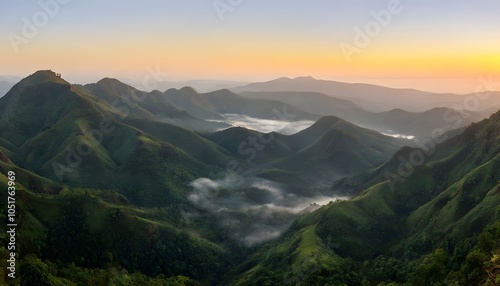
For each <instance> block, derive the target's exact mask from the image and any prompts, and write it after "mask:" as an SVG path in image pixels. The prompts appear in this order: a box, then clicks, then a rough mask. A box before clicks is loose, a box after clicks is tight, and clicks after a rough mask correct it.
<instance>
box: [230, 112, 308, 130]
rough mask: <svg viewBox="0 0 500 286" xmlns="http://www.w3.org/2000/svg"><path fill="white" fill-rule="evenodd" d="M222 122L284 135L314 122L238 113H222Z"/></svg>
mask: <svg viewBox="0 0 500 286" xmlns="http://www.w3.org/2000/svg"><path fill="white" fill-rule="evenodd" d="M224 117H225V118H226V119H225V120H224V122H226V123H228V124H231V125H233V126H240V127H245V128H248V129H252V130H255V131H259V132H263V133H269V132H273V131H274V132H278V133H281V134H285V135H291V134H295V133H297V132H299V131H302V130H304V129H306V128H308V127H310V126H311V125H313V124H314V121H311V120H299V121H282V120H272V119H260V118H254V117H250V116H247V115H240V114H224Z"/></svg>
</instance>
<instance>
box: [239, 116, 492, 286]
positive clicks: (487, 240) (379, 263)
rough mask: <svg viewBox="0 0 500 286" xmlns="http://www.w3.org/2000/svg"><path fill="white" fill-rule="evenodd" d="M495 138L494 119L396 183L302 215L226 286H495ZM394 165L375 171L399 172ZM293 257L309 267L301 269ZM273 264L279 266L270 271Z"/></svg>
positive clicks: (447, 144)
mask: <svg viewBox="0 0 500 286" xmlns="http://www.w3.org/2000/svg"><path fill="white" fill-rule="evenodd" d="M499 130H500V112H497V113H496V114H494V115H493V116H491V117H490V118H489V119H487V120H484V121H482V122H479V123H477V124H474V125H472V126H470V127H469V128H467V129H466V130H465V132H464V133H462V134H461V135H459V136H456V137H454V138H451V139H450V140H448V141H446V142H444V143H442V144H440V145H438V146H437V147H436V151H435V152H433V154H432V156H431V157H430V158H429V160H428V161H427V162H426V163H425V164H423V165H420V166H414V171H413V172H411V174H408V176H407V177H406V178H404V179H403V180H398V181H391V180H387V178H386V179H385V180H382V179H381V182H380V183H379V184H374V185H371V186H370V187H368V188H366V189H365V190H363V191H362V192H361V194H360V195H358V196H357V197H355V198H353V199H351V200H348V201H342V202H334V203H330V204H329V205H328V206H325V207H323V208H321V209H319V210H318V211H316V212H313V213H311V214H309V215H306V216H304V217H303V218H301V219H299V220H298V221H297V222H296V223H295V224H294V226H292V227H291V228H290V229H289V231H288V232H287V233H286V234H285V235H284V236H283V237H282V238H281V239H280V240H279V241H277V242H273V243H271V244H270V245H268V246H264V247H263V248H262V249H261V250H259V251H257V252H256V253H255V254H254V256H252V257H250V258H249V259H248V260H247V262H245V263H244V264H242V265H241V266H240V268H238V270H237V271H235V273H233V275H234V276H231V277H233V279H234V280H233V281H232V283H233V284H235V285H252V284H251V282H250V281H261V282H262V283H271V284H276V283H278V284H280V283H283V281H284V280H283V279H284V278H286V277H294V279H295V280H294V283H295V282H297V283H301V284H300V285H343V284H347V285H385V284H379V283H382V282H386V283H389V282H396V283H395V284H394V285H455V284H457V285H481V284H483V283H485V284H484V285H494V282H492V280H491V279H492V278H491V275H493V274H492V273H495V270H494V269H495V265H497V266H496V267H498V263H499V261H498V253H499V252H500V241H499V237H500V208H499V207H498V206H499V205H500V192H499V189H500V172H498V170H499V168H500V157H499V156H500V155H499V154H500V143H499V142H500V133H499ZM412 150H413V149H406V150H402V151H401V152H400V154H398V156H404V155H405V154H406V155H408V154H411V151H412ZM398 160H399V159H398V157H395V158H393V159H392V161H394V162H389V163H387V164H385V165H384V166H383V167H382V168H385V169H387V170H388V169H390V168H391V166H395V167H396V168H398V165H399V161H398ZM396 174H397V173H396ZM401 176H402V175H401ZM358 179H359V180H363V179H366V178H363V177H358ZM368 179H369V180H373V178H372V177H369V176H368ZM394 180H396V179H394ZM305 233H308V237H309V238H308V239H306V238H305V237H304V235H305ZM306 249H309V252H307V251H306ZM314 250H316V251H314ZM317 253H319V254H317ZM301 255H302V257H304V256H305V257H309V260H310V262H309V263H307V262H306V263H304V262H301V260H300V259H299V257H301ZM495 255H496V256H495ZM495 257H497V258H495ZM277 261H288V262H287V263H284V264H279V263H278V262H277ZM273 263H277V264H276V265H278V266H277V267H275V268H271V265H273ZM495 263H496V264H495ZM271 269H272V270H271ZM488 271H490V272H488ZM492 271H493V272H492ZM488 273H489V274H488ZM496 273H497V274H498V272H496ZM497 277H498V276H497ZM444 281H447V282H446V283H447V284H439V283H444ZM487 281H489V282H487ZM328 283H330V284H328Z"/></svg>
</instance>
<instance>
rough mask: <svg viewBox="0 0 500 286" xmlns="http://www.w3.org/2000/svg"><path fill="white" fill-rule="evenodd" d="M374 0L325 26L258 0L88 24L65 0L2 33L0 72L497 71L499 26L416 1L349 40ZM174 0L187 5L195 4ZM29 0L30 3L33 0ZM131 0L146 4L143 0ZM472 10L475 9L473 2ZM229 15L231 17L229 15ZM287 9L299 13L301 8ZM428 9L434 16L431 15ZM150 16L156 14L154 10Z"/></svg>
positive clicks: (384, 75)
mask: <svg viewBox="0 0 500 286" xmlns="http://www.w3.org/2000/svg"><path fill="white" fill-rule="evenodd" d="M257 2H259V1H257ZM261 2H262V1H261ZM292 2H293V3H295V2H297V3H299V2H300V3H305V2H301V1H292ZM357 2H360V1H357ZM376 2H378V3H379V5H376V4H373V3H375V2H372V3H370V5H373V7H370V8H369V7H366V8H364V7H363V6H359V5H358V6H356V7H348V8H345V9H351V10H352V11H353V12H354V11H356V12H358V11H361V13H360V14H359V15H360V16H359V18H360V19H354V20H351V19H349V16H348V15H347V16H346V15H344V16H342V15H341V14H339V16H338V17H341V16H342V17H345V19H343V20H342V22H341V23H344V22H347V24H345V26H347V28H345V27H343V28H342V29H341V28H336V26H335V25H333V23H331V31H330V30H329V28H328V25H327V23H326V22H325V24H322V23H319V22H318V23H313V24H314V25H315V26H313V24H311V26H310V27H309V26H307V25H305V24H304V25H303V24H300V25H299V24H298V23H295V22H296V21H295V22H294V18H293V17H291V16H290V15H289V13H291V12H290V11H287V13H288V14H285V15H280V14H279V13H281V12H279V13H278V12H276V11H269V10H262V9H263V8H262V7H263V6H258V5H256V6H255V7H251V6H250V4H247V5H248V6H250V7H248V6H247V8H246V9H247V10H245V7H243V6H242V7H235V9H234V11H233V12H231V13H234V16H235V17H234V18H231V19H229V17H228V19H224V21H219V19H217V14H216V13H215V12H214V11H211V10H210V9H208V10H200V11H198V10H197V13H203V14H199V15H201V17H202V18H203V19H205V18H206V19H205V21H206V22H204V23H202V24H205V25H206V26H207V27H204V26H200V27H198V26H196V27H195V25H194V24H189V25H187V26H186V27H184V28H183V27H181V26H179V27H177V26H176V27H175V29H173V28H172V29H166V28H164V27H163V26H161V25H156V26H151V23H150V22H151V21H153V20H152V19H150V18H145V19H146V20H145V21H144V22H145V23H144V24H141V23H142V22H132V23H130V21H129V20H130V19H126V18H125V19H122V20H121V21H123V22H119V20H116V21H117V22H118V23H113V21H114V20H106V19H105V18H104V15H103V19H101V21H102V22H99V20H96V23H95V24H92V25H88V23H87V22H84V20H82V19H80V20H78V21H81V23H79V24H76V23H75V22H71V21H70V19H73V18H72V16H73V14H74V13H83V12H82V11H80V10H81V9H92V5H89V4H84V3H78V4H76V3H75V5H89V6H78V7H71V6H70V5H71V4H68V7H61V11H63V9H65V8H67V11H66V13H67V14H63V12H64V11H63V12H61V13H60V14H63V15H62V16H59V15H56V16H55V17H54V19H51V20H53V21H54V23H52V24H51V25H48V26H47V27H44V28H43V29H42V28H40V33H39V34H38V35H37V36H36V37H34V38H33V39H30V40H29V43H28V44H20V45H19V52H18V53H15V52H13V48H12V44H11V43H9V41H8V37H4V38H3V40H2V41H0V54H1V55H0V57H1V58H0V59H1V65H0V75H1V74H3V75H17V76H21V77H24V76H27V75H28V74H30V73H32V72H34V71H36V70H39V69H52V70H54V71H57V72H61V73H62V74H63V77H65V78H66V79H67V80H69V81H71V82H76V83H88V82H95V81H98V80H99V79H100V78H103V77H116V78H127V79H130V80H133V81H140V80H141V78H142V77H143V76H144V74H145V73H146V68H147V67H156V66H159V67H160V68H161V70H162V71H163V72H165V73H168V74H169V77H168V78H167V79H165V80H168V81H182V80H192V79H212V80H237V81H247V82H252V81H267V80H272V79H275V78H278V77H297V76H313V77H315V78H318V79H327V80H338V81H346V82H366V83H373V84H380V85H385V86H390V87H402V88H416V89H422V90H428V91H436V92H456V93H472V92H474V90H475V87H476V85H477V84H478V78H479V77H481V76H482V77H488V76H493V78H500V37H498V36H497V37H494V35H496V34H497V32H498V31H497V30H496V29H495V27H491V25H490V23H488V21H486V20H485V23H475V24H474V25H479V24H481V25H482V26H480V27H482V29H481V30H479V29H477V28H476V27H468V26H467V25H468V24H464V23H460V22H456V23H454V24H456V25H458V26H460V28H461V29H462V31H463V35H462V34H460V33H458V32H457V27H453V29H452V28H450V27H451V26H450V27H443V28H442V27H441V26H436V29H435V30H436V31H433V30H432V29H430V30H429V27H426V25H430V24H425V25H423V24H422V25H420V24H418V25H417V24H416V23H415V21H413V22H411V21H410V20H412V19H413V18H412V17H415V19H418V17H419V16H420V15H418V14H417V12H419V11H421V10H422V9H424V8H422V7H420V6H415V7H414V8H413V10H410V7H405V9H407V10H408V12H405V10H403V12H404V13H406V14H404V13H403V12H402V13H401V15H394V17H396V16H398V17H400V18H401V19H402V20H401V21H400V22H397V21H396V20H394V24H392V23H391V25H389V26H387V27H386V28H383V29H381V30H380V33H379V34H377V36H376V37H373V38H370V39H369V44H368V45H367V46H366V47H363V48H359V47H356V45H355V44H354V43H353V39H354V37H355V35H356V34H355V31H354V28H355V27H361V28H363V26H364V24H366V23H368V22H369V21H370V20H373V19H372V18H371V16H370V9H375V10H373V11H377V10H376V9H382V8H384V7H385V6H386V3H385V1H376ZM424 2H425V1H424ZM445 2H448V1H445ZM179 3H180V2H179ZM262 3H264V2H262ZM284 3H285V2H284ZM286 3H291V2H286ZM450 3H452V2H450ZM412 4H413V3H412ZM162 5H166V4H162ZM177 5H187V4H177ZM253 5H255V4H253ZM260 5H264V4H260ZM297 5H298V4H297ZM301 5H304V4H301ZM325 5H333V4H331V3H329V4H325ZM338 5H340V4H338ZM450 5H452V4H450ZM182 7H183V9H185V10H186V11H191V10H190V9H195V8H196V9H201V8H200V7H194V8H193V7H191V6H185V7H184V6H182ZM182 7H181V8H182ZM208 7H210V6H208ZM11 8H12V7H11ZM29 8H32V10H33V11H36V8H37V7H36V6H34V7H31V6H30V7H29ZM111 8H114V7H111ZM111 8H110V9H111ZM140 8H141V9H145V8H144V7H142V6H141V7H140ZM299 8H303V9H305V10H307V9H313V8H314V9H320V10H314V11H313V12H314V13H316V14H314V15H313V16H318V18H320V17H324V19H325V21H326V19H328V17H329V16H330V15H328V14H326V12H325V11H322V10H321V7H313V8H311V7H306V6H304V7H300V6H298V7H294V9H297V10H300V9H299ZM333 8H337V7H336V6H335V7H333ZM444 8H446V7H443V9H444ZM72 9H74V10H72ZM79 9H80V10H79ZM120 9H133V8H120ZM138 9H139V8H138ZM148 9H149V10H145V12H148V13H150V12H152V10H151V8H148ZM205 9H207V7H205ZM290 9H292V8H290ZM481 9H485V8H481ZM323 10H326V9H323ZM14 11H16V10H15V9H14ZM22 11H23V12H19V13H20V14H19V15H30V13H31V12H26V11H29V10H22ZM261 11H263V13H267V14H270V15H271V16H275V14H276V15H278V16H280V17H282V18H283V19H281V18H279V17H278V18H279V19H281V20H282V21H283V22H286V23H288V25H290V27H272V28H270V27H269V26H266V25H265V23H266V21H267V20H266V18H264V20H262V22H264V24H261V23H260V22H255V21H257V20H258V19H255V18H252V17H250V16H255V13H256V12H259V13H260V12H261ZM295 12H297V13H298V12H302V11H295ZM333 12H334V10H332V13H333ZM438 12H439V11H438ZM23 13H24V14H23ZM238 13H239V14H238ZM273 13H275V14H273ZM302 13H306V12H302ZM321 13H324V15H323V14H321ZM412 13H414V14H415V15H413V14H412ZM433 13H434V12H433ZM463 13H464V15H468V14H466V13H469V12H467V11H466V9H465V8H464V11H463ZM481 13H484V12H482V10H481ZM13 14H15V13H13ZM267 14H265V15H267ZM436 14H437V12H436ZM237 15H239V18H236V16H237ZM293 15H294V17H297V18H300V17H302V15H300V14H297V15H295V14H293ZM231 16H233V15H231ZM403 16H405V17H407V18H403ZM476 16H477V17H478V16H480V14H478V15H476ZM17 17H18V16H12V18H11V19H9V18H7V20H8V21H7V22H9V21H10V22H9V23H10V24H11V25H12V26H11V29H10V30H7V31H6V32H5V33H4V34H6V35H7V34H9V33H10V32H12V31H17V33H18V34H20V33H19V29H20V27H21V26H22V23H21V24H20V23H19V19H18V18H17ZM177 17H178V18H176V19H174V20H169V21H172V22H173V23H177V22H175V21H179V22H182V21H184V20H185V18H189V17H192V16H188V14H185V15H184V14H182V15H180V16H177ZM313 18H314V17H312V18H311V19H313ZM352 18H356V17H352ZM155 19H156V18H155ZM395 19H396V18H395ZM431 19H432V18H431ZM436 19H439V18H438V17H437V16H436ZM308 20H310V19H309V18H308ZM340 20H341V19H340ZM340 20H336V21H338V22H340ZM154 21H158V22H161V23H162V25H163V24H165V23H163V22H162V21H163V20H154ZM165 21H166V20H165ZM405 21H407V22H408V23H405ZM435 21H437V20H435ZM490 21H491V19H490ZM312 22H314V21H312ZM351 22H352V23H351ZM249 23H250V24H252V25H255V27H254V26H251V25H249ZM336 23H337V22H336ZM146 24H149V26H148V25H146ZM337 24H338V23H337ZM120 25H122V26H120ZM324 26H326V27H324ZM16 29H17V30H16ZM342 44H349V45H351V46H354V47H356V48H359V53H354V54H352V56H351V58H350V60H348V59H346V57H345V55H344V54H343V52H342V49H341V45H342ZM497 90H500V86H497Z"/></svg>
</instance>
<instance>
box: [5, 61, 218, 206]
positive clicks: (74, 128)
mask: <svg viewBox="0 0 500 286" xmlns="http://www.w3.org/2000/svg"><path fill="white" fill-rule="evenodd" d="M40 78H42V79H43V80H46V79H47V78H48V81H39V79H40ZM27 103H29V104H27ZM0 110H1V112H2V113H1V115H0V137H1V138H3V139H2V142H3V143H2V144H1V146H2V149H3V150H4V152H5V153H6V154H9V156H10V157H11V159H12V160H13V161H14V162H15V163H16V164H18V165H20V166H22V167H25V168H28V169H30V170H32V171H34V172H36V173H38V174H40V175H43V176H45V177H47V178H51V179H54V180H59V181H62V182H64V183H66V184H69V185H72V186H78V187H88V188H107V189H109V188H112V189H116V190H119V191H120V192H123V193H125V194H127V195H129V196H130V198H131V199H132V200H134V201H136V202H137V203H140V204H162V203H165V202H166V201H172V200H173V201H178V200H184V199H185V193H186V192H187V191H188V190H189V189H188V188H187V184H188V183H189V182H190V181H192V180H194V179H195V178H197V177H200V176H202V175H204V174H208V173H209V172H210V171H213V170H214V168H215V169H216V170H217V168H218V167H216V165H219V166H220V165H222V164H223V163H224V160H226V159H224V158H225V156H224V154H223V153H221V152H223V150H221V149H220V148H218V147H217V146H215V145H214V144H213V143H211V142H209V141H207V140H205V139H203V138H201V137H200V136H198V135H196V134H194V133H192V132H190V131H187V130H184V129H181V128H178V127H175V126H171V125H169V124H167V123H159V122H155V121H151V122H150V124H147V123H145V122H147V119H134V117H130V118H129V117H125V118H124V117H123V114H121V113H120V110H119V109H118V108H116V107H113V106H111V105H109V104H108V103H107V102H106V101H104V100H102V99H100V98H96V97H94V96H93V95H92V94H91V93H85V92H84V90H83V91H82V90H81V89H79V88H78V87H76V88H75V87H73V86H71V85H70V84H68V83H66V82H61V79H59V78H58V77H56V76H55V74H53V73H51V72H47V71H42V72H37V73H35V74H34V75H33V76H30V77H28V78H27V79H24V80H23V81H21V82H20V83H19V84H18V85H16V86H15V87H14V88H13V89H12V90H11V91H10V92H9V93H8V94H7V95H6V96H4V97H3V98H2V99H0ZM141 120H142V121H141ZM133 125H136V126H138V127H145V129H148V131H149V132H151V133H152V134H149V133H147V132H145V131H142V130H139V129H137V128H136V127H134V126H133ZM146 126H147V128H146ZM154 135H157V136H158V137H155V136H154ZM182 139H188V140H189V142H191V145H188V144H180V140H182ZM170 142H172V143H175V144H178V145H179V147H180V148H179V147H177V146H174V145H172V143H170ZM195 142H197V143H195ZM189 152H191V153H192V155H190V154H189ZM196 158H197V159H199V160H201V161H204V162H206V163H203V162H201V161H199V160H197V159H196ZM212 164H214V165H215V166H211V165H212ZM166 174H168V175H166ZM139 190H140V191H139Z"/></svg>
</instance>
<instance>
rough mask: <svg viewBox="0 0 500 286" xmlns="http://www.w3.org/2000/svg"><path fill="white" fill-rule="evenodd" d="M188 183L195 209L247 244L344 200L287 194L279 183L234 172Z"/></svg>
mask: <svg viewBox="0 0 500 286" xmlns="http://www.w3.org/2000/svg"><path fill="white" fill-rule="evenodd" d="M190 186H191V188H192V192H191V193H190V194H189V196H188V199H189V200H190V201H191V202H192V203H193V204H194V205H195V206H196V207H197V208H199V209H203V210H205V211H208V212H209V213H210V214H212V215H214V216H215V217H216V218H217V221H218V223H219V225H220V226H221V227H222V228H223V229H224V230H225V231H226V232H227V233H228V235H229V236H230V237H231V238H232V239H234V240H236V241H238V242H240V243H243V244H244V245H246V246H253V245H256V244H259V243H262V242H265V241H267V240H270V239H274V238H276V237H278V236H279V235H280V234H281V233H282V232H283V231H284V230H285V229H286V228H287V227H288V226H289V225H290V224H291V223H292V221H293V220H294V219H295V218H296V217H297V216H298V215H301V214H304V213H307V212H311V211H314V210H316V209H318V208H319V207H320V206H321V205H325V204H328V203H329V202H330V201H335V200H337V199H347V198H346V197H328V196H315V197H305V196H300V195H295V194H290V193H288V192H286V190H285V189H284V186H283V185H281V184H279V183H276V182H272V181H269V180H265V179H261V178H245V177H241V176H236V175H228V176H226V177H225V178H223V179H220V180H211V179H208V178H199V179H196V180H194V181H193V182H191V183H190ZM185 215H193V214H189V213H186V214H185Z"/></svg>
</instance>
